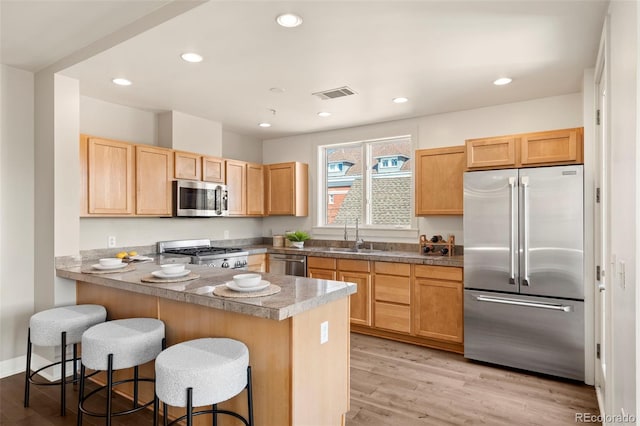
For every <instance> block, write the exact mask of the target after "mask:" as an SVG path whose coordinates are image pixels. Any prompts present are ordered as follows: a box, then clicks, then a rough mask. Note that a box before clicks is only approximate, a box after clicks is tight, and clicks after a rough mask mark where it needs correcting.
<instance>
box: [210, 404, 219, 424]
mask: <svg viewBox="0 0 640 426" xmlns="http://www.w3.org/2000/svg"><path fill="white" fill-rule="evenodd" d="M211 411H212V412H213V415H212V416H211V425H212V426H218V413H216V411H218V404H213V405H212V406H211Z"/></svg>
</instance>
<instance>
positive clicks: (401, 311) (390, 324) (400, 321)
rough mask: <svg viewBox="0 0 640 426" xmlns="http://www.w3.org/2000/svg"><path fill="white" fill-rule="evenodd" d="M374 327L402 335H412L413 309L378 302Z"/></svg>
mask: <svg viewBox="0 0 640 426" xmlns="http://www.w3.org/2000/svg"><path fill="white" fill-rule="evenodd" d="M374 326H375V327H378V328H384V329H387V330H393V331H399V332H401V333H411V308H410V307H409V306H406V305H393V304H391V303H384V302H376V303H375V318H374Z"/></svg>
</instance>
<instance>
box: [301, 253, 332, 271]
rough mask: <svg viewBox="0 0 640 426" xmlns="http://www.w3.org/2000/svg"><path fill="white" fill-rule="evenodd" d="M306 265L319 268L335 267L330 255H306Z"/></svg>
mask: <svg viewBox="0 0 640 426" xmlns="http://www.w3.org/2000/svg"><path fill="white" fill-rule="evenodd" d="M307 266H308V267H309V268H319V269H333V270H334V271H335V269H336V260H335V259H333V258H330V257H314V256H308V257H307Z"/></svg>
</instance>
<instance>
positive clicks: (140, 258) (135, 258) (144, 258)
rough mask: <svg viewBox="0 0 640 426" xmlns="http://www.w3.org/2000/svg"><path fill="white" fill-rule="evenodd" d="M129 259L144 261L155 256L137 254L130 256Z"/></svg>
mask: <svg viewBox="0 0 640 426" xmlns="http://www.w3.org/2000/svg"><path fill="white" fill-rule="evenodd" d="M129 260H136V261H138V262H144V261H145V260H153V257H149V256H140V255H139V254H138V255H135V256H129Z"/></svg>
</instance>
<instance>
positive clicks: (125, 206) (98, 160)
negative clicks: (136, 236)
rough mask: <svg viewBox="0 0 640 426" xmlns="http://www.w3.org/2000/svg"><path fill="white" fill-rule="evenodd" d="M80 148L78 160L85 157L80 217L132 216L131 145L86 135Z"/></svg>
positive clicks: (83, 136)
mask: <svg viewBox="0 0 640 426" xmlns="http://www.w3.org/2000/svg"><path fill="white" fill-rule="evenodd" d="M80 145H81V146H80V153H81V156H84V155H85V154H86V157H85V158H86V163H85V165H86V167H84V166H83V167H81V170H86V174H84V175H83V179H82V180H83V183H84V182H86V183H85V185H83V186H85V187H86V189H87V191H86V193H83V195H85V196H84V197H82V198H83V206H81V207H82V208H81V214H84V213H86V214H89V215H94V214H95V215H104V216H110V215H131V214H133V213H134V145H131V144H128V143H126V142H119V141H113V140H108V139H101V138H94V137H89V136H85V135H81V138H80ZM85 179H86V180H85ZM85 203H86V204H85ZM84 206H86V207H87V208H86V210H85V209H84Z"/></svg>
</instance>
